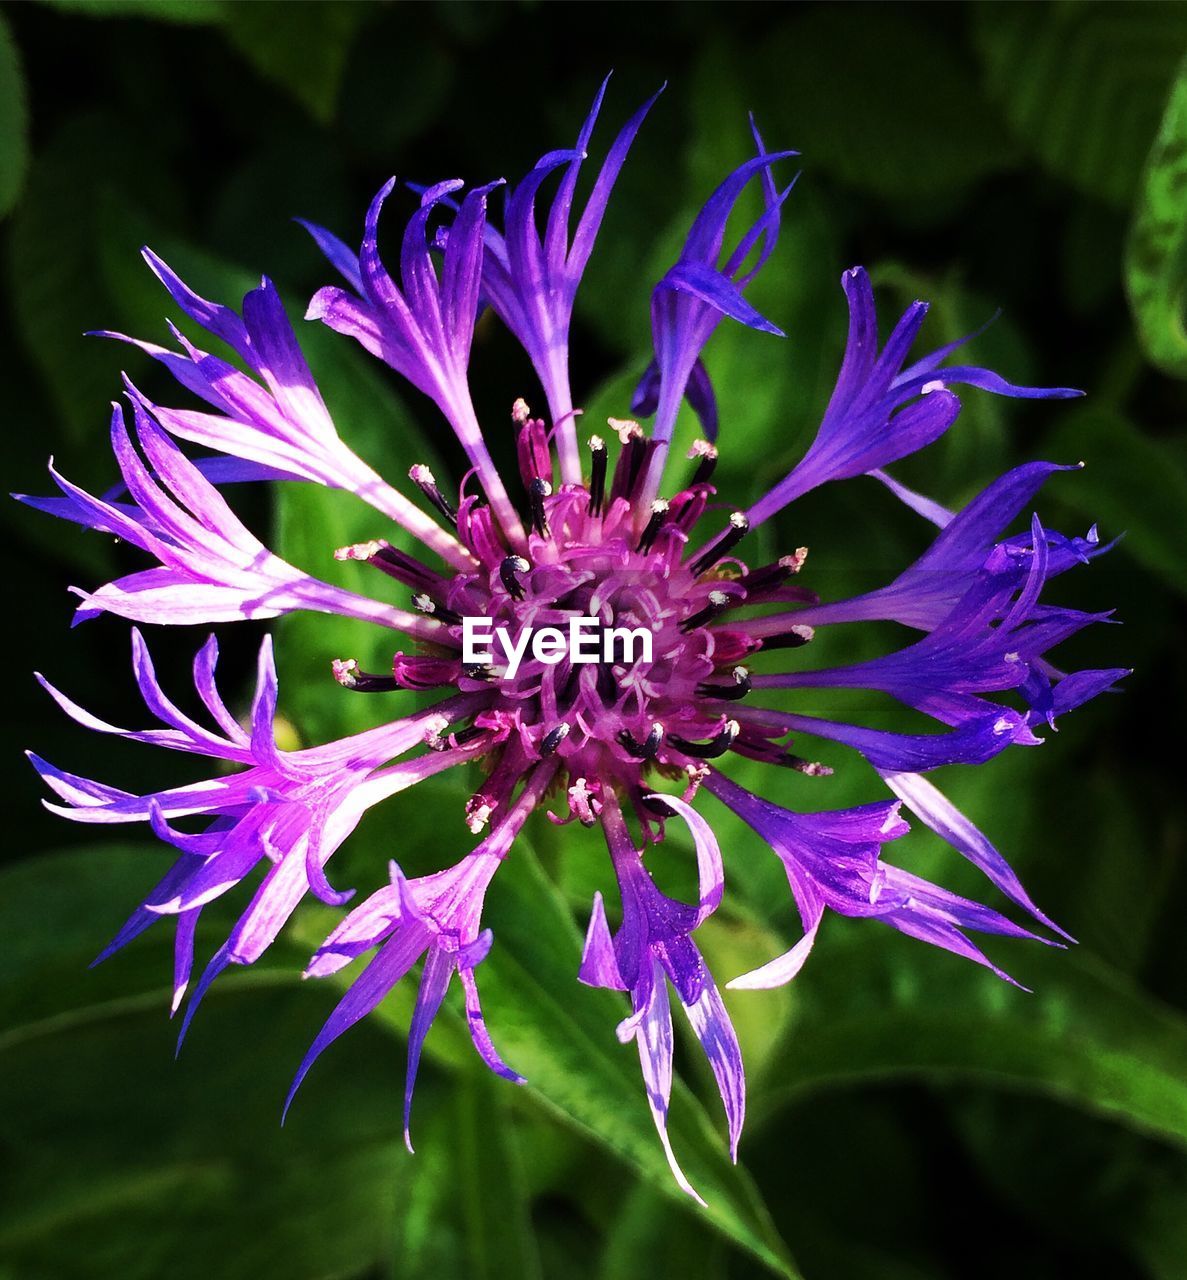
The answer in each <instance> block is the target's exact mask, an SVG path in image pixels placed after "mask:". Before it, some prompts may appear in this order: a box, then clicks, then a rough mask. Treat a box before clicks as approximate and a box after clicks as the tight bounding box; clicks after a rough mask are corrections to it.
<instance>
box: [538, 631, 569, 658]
mask: <svg viewBox="0 0 1187 1280" xmlns="http://www.w3.org/2000/svg"><path fill="white" fill-rule="evenodd" d="M568 649H569V642H568V641H567V640H566V639H565V633H564V632H563V631H560V630H558V629H557V628H556V627H541V628H540V630H539V631H537V632H536V633H535V635H533V636H532V657H533V658H535V659H536V661H537V662H543V663H544V665H545V666H548V667H555V666H556V664H557V663H558V662H559V661H560V660H561V659H562V658H563V657H564V656H565V654H566V653H567V652H568Z"/></svg>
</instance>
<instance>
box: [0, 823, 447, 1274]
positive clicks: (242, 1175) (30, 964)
mask: <svg viewBox="0 0 1187 1280" xmlns="http://www.w3.org/2000/svg"><path fill="white" fill-rule="evenodd" d="M162 865H163V859H161V858H160V857H159V855H157V854H156V853H155V852H154V851H153V850H152V849H151V847H142V848H138V847H135V846H131V845H125V846H115V847H107V848H105V847H104V846H102V845H99V846H95V847H94V848H88V849H82V850H76V851H72V852H70V853H68V854H60V855H43V856H41V857H38V858H36V859H32V860H30V861H28V862H25V863H23V864H18V865H16V866H14V867H12V868H10V869H7V870H5V871H4V872H3V873H0V927H3V928H4V929H5V932H6V935H7V936H8V938H9V951H10V954H11V956H12V961H13V963H11V964H6V965H5V966H4V968H3V971H2V972H0V1007H2V1008H3V1014H4V1016H3V1023H4V1026H5V1028H6V1031H5V1033H4V1035H3V1036H2V1037H0V1144H2V1145H3V1147H4V1150H5V1153H6V1160H5V1169H4V1172H3V1174H2V1175H0V1186H2V1188H3V1189H2V1191H0V1256H2V1257H4V1258H5V1260H6V1261H7V1262H8V1263H10V1264H11V1265H13V1266H14V1267H15V1268H16V1274H20V1275H22V1276H42V1275H45V1276H48V1275H53V1276H55V1277H62V1278H63V1280H73V1278H74V1277H79V1278H84V1277H85V1278H86V1280H91V1278H94V1280H99V1278H100V1277H106V1276H110V1275H115V1274H118V1275H121V1276H127V1277H130V1278H132V1280H152V1278H153V1277H156V1276H159V1275H161V1274H162V1273H163V1272H165V1271H166V1270H167V1271H168V1272H169V1274H170V1275H173V1276H177V1277H180V1278H181V1280H202V1278H203V1277H209V1276H211V1275H218V1276H220V1277H222V1276H226V1277H229V1278H237V1277H243V1278H244V1280H247V1277H251V1276H258V1275H260V1274H262V1273H269V1274H271V1273H273V1271H276V1272H278V1273H279V1274H283V1275H285V1276H288V1277H292V1278H294V1280H304V1278H307V1280H316V1278H317V1277H323V1276H325V1275H328V1274H333V1275H351V1274H355V1273H356V1272H359V1271H362V1270H364V1269H366V1268H367V1267H373V1266H375V1265H377V1264H378V1262H379V1261H380V1259H382V1258H383V1257H384V1256H385V1254H386V1249H387V1243H388V1240H389V1236H390V1228H389V1225H388V1224H389V1223H390V1221H391V1218H392V1215H393V1213H394V1211H395V1206H396V1205H397V1204H398V1203H399V1199H400V1187H401V1182H402V1180H403V1179H404V1178H406V1177H409V1176H411V1174H412V1173H413V1170H414V1168H415V1166H414V1164H413V1162H412V1161H410V1160H409V1159H408V1158H407V1156H406V1154H405V1153H404V1152H403V1150H402V1142H401V1141H400V1115H399V1110H400V1106H399V1101H400V1100H399V1091H398V1090H397V1089H394V1088H392V1077H393V1071H392V1056H393V1055H392V1053H391V1045H390V1041H389V1040H388V1038H387V1035H386V1033H385V1032H384V1030H383V1028H382V1025H381V1024H380V1023H379V1022H377V1021H375V1022H372V1023H371V1024H370V1025H368V1026H365V1027H362V1028H360V1029H359V1030H360V1031H361V1032H362V1034H361V1035H359V1036H357V1038H356V1039H355V1041H354V1045H353V1051H352V1052H351V1053H349V1054H344V1055H342V1059H343V1060H342V1061H341V1062H340V1064H339V1069H338V1074H337V1078H336V1080H335V1081H334V1087H333V1088H330V1087H327V1086H326V1084H325V1083H322V1082H318V1081H311V1082H309V1083H310V1085H311V1086H312V1087H311V1088H310V1091H309V1094H308V1096H306V1097H303V1099H302V1102H303V1105H302V1106H301V1107H300V1108H297V1109H296V1110H295V1111H294V1113H293V1114H292V1116H291V1117H290V1119H289V1123H288V1124H287V1125H286V1126H285V1127H284V1128H283V1129H282V1128H281V1127H280V1123H279V1122H280V1101H281V1099H282V1098H283V1096H284V1091H285V1088H286V1086H287V1082H288V1080H289V1079H290V1078H291V1075H292V1071H293V1067H294V1063H296V1062H297V1061H299V1060H300V1055H301V1053H302V1052H303V1051H304V1048H305V1046H306V1045H307V1044H308V1041H309V1040H310V1038H311V1037H312V1035H313V1033H314V1031H315V1029H316V1026H317V1025H318V1021H319V1016H321V1017H324V1016H325V1014H326V1013H328V1011H329V1007H330V1004H331V1003H332V1000H333V994H334V993H333V990H332V989H327V988H321V989H319V988H318V987H317V985H316V984H314V985H308V984H306V985H301V984H300V983H299V982H298V980H297V978H296V973H297V965H298V962H297V961H296V960H295V959H294V958H293V957H292V956H291V954H290V955H289V957H288V960H289V963H290V965H291V968H289V969H287V970H280V971H277V970H268V969H257V970H256V971H253V972H252V973H250V974H243V975H232V976H231V980H230V981H229V982H227V983H225V984H221V989H216V991H215V992H214V993H212V996H211V999H210V1001H209V1003H208V1005H207V1006H206V1007H205V1008H204V1009H203V1011H202V1017H201V1019H200V1020H199V1022H198V1023H197V1024H196V1025H195V1028H194V1031H193V1034H192V1036H191V1038H190V1041H189V1043H188V1044H187V1047H186V1052H185V1054H183V1055H182V1057H181V1059H180V1061H179V1062H178V1063H177V1064H173V1063H171V1061H170V1057H171V1052H170V1051H171V1046H172V1041H173V1039H174V1035H175V1027H174V1026H170V1024H169V1021H168V1018H167V1016H166V1014H167V1010H168V998H167V994H166V992H165V991H164V990H162V989H161V983H162V980H163V979H165V978H166V977H167V974H168V972H169V969H168V952H169V950H170V949H171V948H170V947H169V946H168V945H167V934H166V931H165V930H163V929H162V928H161V927H160V926H158V928H156V929H154V930H153V931H151V933H150V935H149V936H148V937H146V938H144V939H141V940H138V941H137V942H136V943H134V944H133V946H132V948H131V949H130V950H129V951H128V952H125V953H123V954H122V955H121V956H120V957H118V958H116V959H114V960H112V961H110V962H108V964H106V965H104V966H101V967H100V968H99V969H97V970H93V971H89V972H88V970H87V969H86V962H87V961H88V960H89V959H90V958H91V956H93V955H94V953H95V952H96V951H97V950H98V947H99V945H100V943H101V942H102V941H103V940H104V939H105V937H107V936H109V935H110V932H112V931H113V930H114V927H115V925H116V924H118V923H119V921H120V920H121V919H122V917H123V915H124V914H126V913H127V911H128V910H130V909H131V907H132V906H133V905H134V904H135V902H136V901H137V900H138V899H139V897H140V896H142V894H143V893H144V891H145V889H146V888H147V887H148V886H149V885H150V884H151V883H152V880H153V879H154V878H155V875H156V874H158V873H159V871H160V869H161V866H162ZM221 910H222V908H221V907H220V905H219V904H215V911H216V913H218V912H220V911H221ZM224 919H225V916H224ZM30 920H35V921H36V922H37V925H36V928H30V927H29V925H28V922H29V921H30ZM208 942H209V939H205V938H204V939H203V949H205V947H206V945H207V944H208ZM278 950H279V951H280V952H281V953H282V955H283V952H284V950H285V948H284V947H283V945H281V946H280V947H279V948H278ZM148 982H151V983H152V984H153V985H152V986H149V985H147V983H148ZM121 991H122V994H120V992H121ZM129 992H131V993H132V994H128V993H129ZM435 1085H436V1081H435V1078H434V1074H433V1071H432V1069H431V1068H430V1070H429V1071H428V1072H427V1073H426V1080H425V1094H424V1099H423V1100H424V1102H425V1103H426V1105H432V1102H433V1097H432V1094H433V1089H434V1088H435Z"/></svg>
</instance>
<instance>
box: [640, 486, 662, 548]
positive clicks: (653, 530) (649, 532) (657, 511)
mask: <svg viewBox="0 0 1187 1280" xmlns="http://www.w3.org/2000/svg"><path fill="white" fill-rule="evenodd" d="M667 518H668V504H667V502H665V501H664V499H663V498H656V500H655V501H654V502H653V503H652V504H651V519H650V520H648V521H647V524H646V527H645V528H644V529H643V535H642V537H640V539H639V550H640V551H650V550H651V544H652V543H653V542H654V541H655V539H656V538H657V537H658V535H659V531H660V530H661V529H662V528H663V525H664V521H665V520H666V519H667Z"/></svg>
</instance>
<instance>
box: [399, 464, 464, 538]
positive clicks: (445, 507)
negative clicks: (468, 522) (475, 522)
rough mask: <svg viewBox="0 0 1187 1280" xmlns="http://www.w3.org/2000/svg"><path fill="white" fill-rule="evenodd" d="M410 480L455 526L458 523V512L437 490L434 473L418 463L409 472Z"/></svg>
mask: <svg viewBox="0 0 1187 1280" xmlns="http://www.w3.org/2000/svg"><path fill="white" fill-rule="evenodd" d="M408 478H409V480H411V481H412V483H413V484H414V485H416V487H417V488H418V489H419V490H420V491H421V493H423V494H424V496H425V497H426V498H428V500H429V501H430V502H431V503H432V504H433V506H435V507H436V508H437V510H438V511H440V512H441V514H442V515H443V516H444V517H445V518H446V520H448V521H449V523H450V524H454V523H456V521H457V510H456V509H455V508H454V506H453V504H452V503H451V502H450V501H449V499H448V498H447V497H446V496H445V495H444V494H443V493H442V492H441V490H440V489H438V488H437V481H436V479H434V477H433V473H432V472H431V471H430V470H429V469H428V467H426V466H425V465H424V463H423V462H418V463H417V464H416V466H414V467H413V468H412V470H411V471H409V472H408Z"/></svg>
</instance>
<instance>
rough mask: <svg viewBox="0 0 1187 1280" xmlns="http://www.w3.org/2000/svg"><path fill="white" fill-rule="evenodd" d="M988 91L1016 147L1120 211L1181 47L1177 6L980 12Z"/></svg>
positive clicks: (1182, 23) (1183, 16) (1183, 25)
mask: <svg viewBox="0 0 1187 1280" xmlns="http://www.w3.org/2000/svg"><path fill="white" fill-rule="evenodd" d="M974 12H975V15H976V19H977V20H976V23H975V35H976V42H977V45H978V48H979V51H980V55H981V60H982V65H983V68H984V75H985V83H986V87H987V89H988V91H989V93H990V94H991V95H992V96H993V97H994V98H995V99H996V100H997V102H998V104H999V105H1000V107H1001V110H1002V112H1003V114H1004V115H1005V116H1006V118H1007V119H1008V120H1009V122H1010V124H1011V125H1012V126H1013V128H1014V131H1015V133H1016V134H1017V136H1018V138H1019V140H1020V141H1021V142H1022V143H1023V144H1024V145H1025V146H1026V147H1027V148H1028V150H1029V151H1030V152H1031V153H1032V154H1033V155H1034V156H1035V157H1036V158H1037V159H1038V160H1039V161H1040V162H1041V163H1042V164H1043V165H1044V166H1045V167H1046V168H1047V169H1048V170H1049V171H1050V172H1051V173H1054V174H1057V175H1058V176H1059V177H1061V178H1063V179H1065V180H1066V181H1068V182H1071V183H1073V184H1074V185H1075V186H1076V187H1077V188H1079V189H1080V190H1081V191H1084V192H1086V193H1087V194H1089V195H1091V196H1095V197H1096V198H1097V199H1101V200H1107V201H1109V202H1110V203H1113V204H1125V203H1126V202H1127V201H1128V200H1129V198H1130V196H1131V195H1132V193H1133V191H1134V188H1135V187H1136V186H1137V182H1138V175H1139V173H1140V171H1141V165H1142V160H1143V158H1144V156H1145V154H1146V152H1147V150H1148V149H1149V146H1150V139H1151V138H1152V137H1153V136H1154V130H1155V128H1156V127H1157V124H1158V118H1159V114H1160V113H1161V111H1162V105H1163V101H1164V100H1165V96H1166V90H1167V85H1168V84H1169V82H1170V80H1171V77H1172V76H1173V74H1174V70H1175V67H1176V65H1177V64H1178V62H1179V59H1180V57H1181V55H1182V52H1183V46H1184V44H1185V43H1187V9H1185V8H1184V7H1183V6H1182V5H1176V4H1104V3H1099V2H1097V3H1084V4H1012V5H1000V4H985V3H983V4H981V5H979V6H978V7H977V9H976V10H975V11H974Z"/></svg>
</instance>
